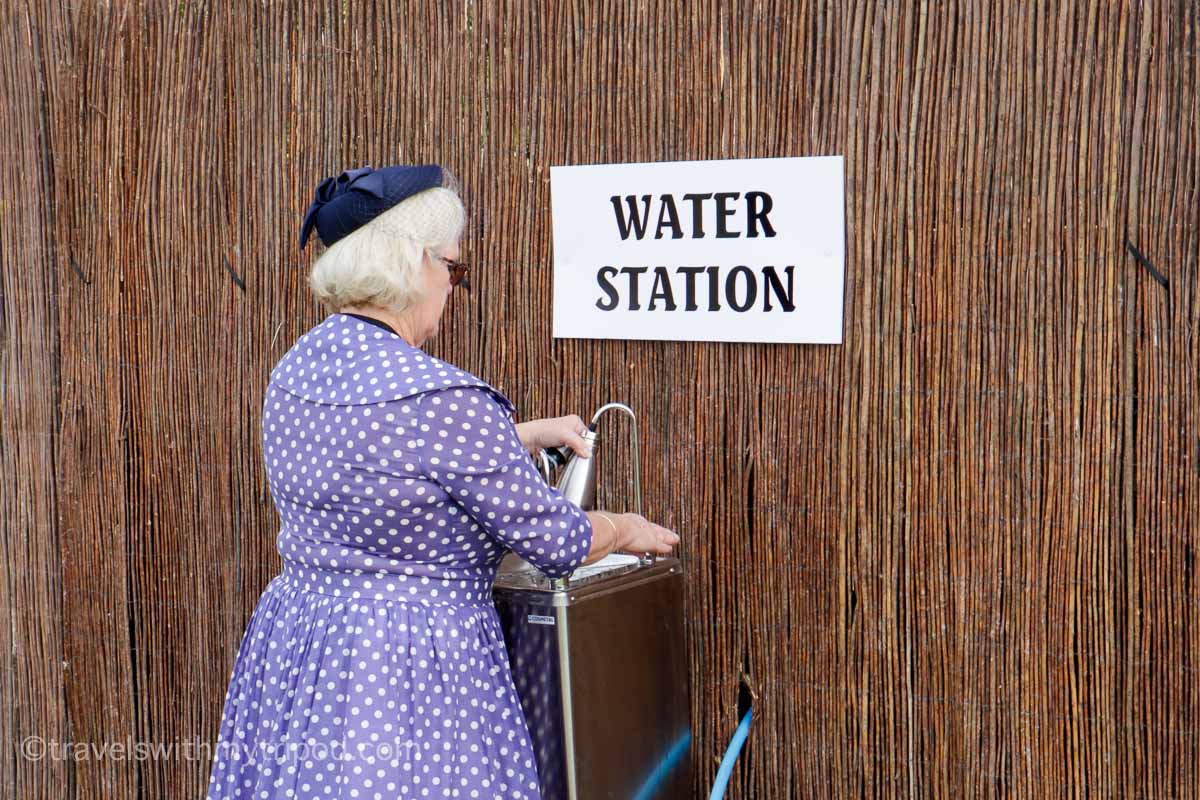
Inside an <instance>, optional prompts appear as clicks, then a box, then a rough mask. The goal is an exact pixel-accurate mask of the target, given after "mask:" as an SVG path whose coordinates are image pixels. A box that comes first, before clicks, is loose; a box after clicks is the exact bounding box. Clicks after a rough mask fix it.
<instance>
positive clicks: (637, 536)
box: [616, 514, 679, 556]
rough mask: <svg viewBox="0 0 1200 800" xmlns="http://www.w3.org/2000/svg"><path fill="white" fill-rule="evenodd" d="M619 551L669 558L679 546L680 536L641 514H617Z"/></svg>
mask: <svg viewBox="0 0 1200 800" xmlns="http://www.w3.org/2000/svg"><path fill="white" fill-rule="evenodd" d="M616 520H617V550H620V551H622V552H625V553H638V554H641V553H657V554H658V555H660V556H668V555H670V554H671V550H672V549H673V548H674V547H675V545H677V544H679V534H677V533H675V531H671V530H667V529H666V528H664V527H663V526H662V525H655V524H654V523H653V522H651V521H650V520H648V519H646V518H645V517H643V516H642V515H641V514H617V515H616Z"/></svg>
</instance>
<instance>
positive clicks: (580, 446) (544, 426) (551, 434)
mask: <svg viewBox="0 0 1200 800" xmlns="http://www.w3.org/2000/svg"><path fill="white" fill-rule="evenodd" d="M586 430H587V423H585V422H584V421H583V420H582V419H580V418H579V417H578V416H576V415H575V414H568V415H567V416H565V417H552V418H550V419H532V420H530V421H528V422H522V423H520V424H518V425H517V436H518V437H519V438H520V439H521V444H522V445H524V446H525V449H526V450H528V451H529V452H530V453H537V451H538V450H541V449H543V448H546V447H564V446H565V447H569V448H571V450H573V451H574V452H575V453H576V454H577V455H579V456H580V457H582V458H589V457H591V455H592V448H591V446H590V445H588V443H587V441H585V440H584V438H583V433H584V431H586Z"/></svg>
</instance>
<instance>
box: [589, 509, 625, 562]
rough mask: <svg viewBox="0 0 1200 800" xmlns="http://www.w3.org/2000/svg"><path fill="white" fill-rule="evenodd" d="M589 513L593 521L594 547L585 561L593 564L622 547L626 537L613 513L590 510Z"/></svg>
mask: <svg viewBox="0 0 1200 800" xmlns="http://www.w3.org/2000/svg"><path fill="white" fill-rule="evenodd" d="M587 515H588V519H589V520H591V521H592V549H591V550H590V551H588V555H587V558H585V559H584V560H583V563H584V564H592V563H594V562H596V561H599V560H600V559H602V558H604V557H605V556H607V555H609V554H610V553H615V552H616V551H617V550H619V549H621V547H622V546H623V542H624V539H623V537H622V536H621V533H620V530H619V528H618V525H617V520H616V519H615V518H614V517H613V515H612V514H608V513H605V512H603V511H588V512H587Z"/></svg>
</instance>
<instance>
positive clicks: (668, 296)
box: [646, 267, 675, 311]
mask: <svg viewBox="0 0 1200 800" xmlns="http://www.w3.org/2000/svg"><path fill="white" fill-rule="evenodd" d="M656 300H662V301H663V308H664V310H666V311H674V310H675V294H674V292H672V291H671V278H670V276H669V275H667V268H666V267H655V268H654V288H652V289H651V290H650V305H649V306H647V307H646V308H647V310H648V311H654V310H655V309H656V308H658V306H656V305H654V301H656Z"/></svg>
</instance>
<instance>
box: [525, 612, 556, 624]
mask: <svg viewBox="0 0 1200 800" xmlns="http://www.w3.org/2000/svg"><path fill="white" fill-rule="evenodd" d="M525 619H527V620H529V621H530V622H531V623H532V624H534V625H553V624H554V617H548V616H546V615H545V614H529V615H527V616H526V617H525Z"/></svg>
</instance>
